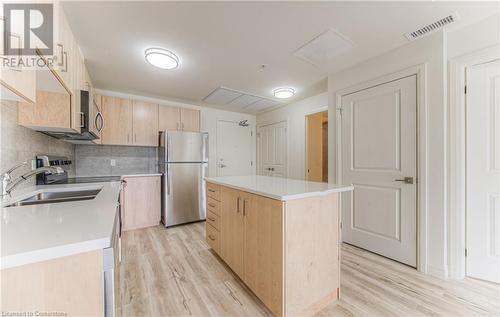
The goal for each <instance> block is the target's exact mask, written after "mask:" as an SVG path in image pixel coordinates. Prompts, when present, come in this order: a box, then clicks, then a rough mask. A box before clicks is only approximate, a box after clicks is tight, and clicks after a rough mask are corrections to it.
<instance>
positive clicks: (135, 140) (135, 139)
mask: <svg viewBox="0 0 500 317" xmlns="http://www.w3.org/2000/svg"><path fill="white" fill-rule="evenodd" d="M134 142H137V133H134Z"/></svg>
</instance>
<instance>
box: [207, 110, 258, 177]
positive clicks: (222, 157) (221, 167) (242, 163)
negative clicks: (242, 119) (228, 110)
mask: <svg viewBox="0 0 500 317" xmlns="http://www.w3.org/2000/svg"><path fill="white" fill-rule="evenodd" d="M252 137H253V130H252V127H251V126H246V127H244V126H240V125H239V124H238V122H234V121H225V120H219V121H217V158H216V159H217V176H238V175H252V174H253V173H254V169H253V164H254V162H253V161H252V160H253V158H252V157H253V155H252V153H253V149H252V146H253V142H252Z"/></svg>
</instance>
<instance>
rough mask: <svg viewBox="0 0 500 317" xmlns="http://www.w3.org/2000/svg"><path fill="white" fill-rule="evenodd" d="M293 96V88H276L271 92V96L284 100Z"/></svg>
mask: <svg viewBox="0 0 500 317" xmlns="http://www.w3.org/2000/svg"><path fill="white" fill-rule="evenodd" d="M294 94H295V90H294V89H293V88H276V89H275V90H273V95H274V97H276V98H280V99H285V98H290V97H292V96H293V95H294Z"/></svg>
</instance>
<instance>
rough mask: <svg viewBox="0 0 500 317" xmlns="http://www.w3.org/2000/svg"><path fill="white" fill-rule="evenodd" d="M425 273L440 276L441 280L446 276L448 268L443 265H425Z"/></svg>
mask: <svg viewBox="0 0 500 317" xmlns="http://www.w3.org/2000/svg"><path fill="white" fill-rule="evenodd" d="M426 271H427V274H429V275H432V276H434V277H437V278H440V279H442V280H446V279H447V278H448V270H447V268H446V267H445V266H443V267H435V266H432V265H427V270H426Z"/></svg>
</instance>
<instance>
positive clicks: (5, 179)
mask: <svg viewBox="0 0 500 317" xmlns="http://www.w3.org/2000/svg"><path fill="white" fill-rule="evenodd" d="M25 165H28V162H22V163H20V164H17V165H16V166H14V167H13V168H11V169H9V170H8V171H7V172H5V173H3V175H2V196H4V195H7V192H6V190H5V189H6V188H7V186H9V184H10V183H11V181H12V172H14V171H15V170H17V169H18V168H20V167H23V166H25Z"/></svg>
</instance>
